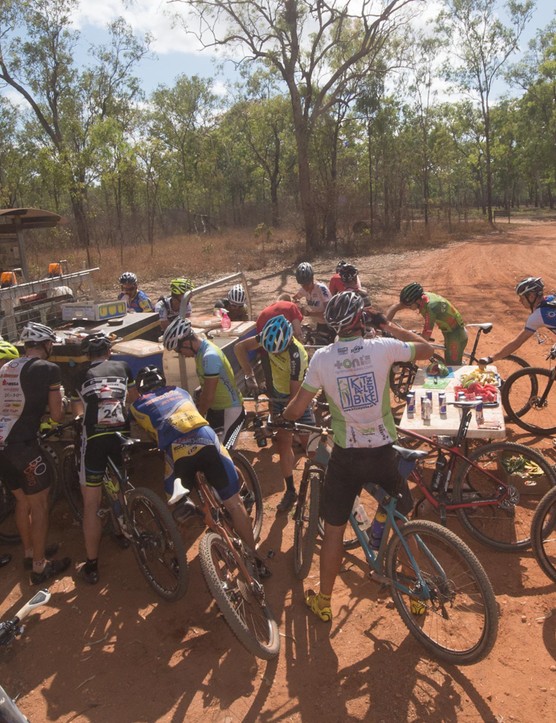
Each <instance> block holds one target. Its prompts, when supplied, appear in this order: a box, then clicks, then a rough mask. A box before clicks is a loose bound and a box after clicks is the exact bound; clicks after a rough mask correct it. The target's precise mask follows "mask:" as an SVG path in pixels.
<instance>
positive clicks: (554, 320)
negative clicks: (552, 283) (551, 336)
mask: <svg viewBox="0 0 556 723" xmlns="http://www.w3.org/2000/svg"><path fill="white" fill-rule="evenodd" d="M543 326H544V327H546V328H547V329H550V330H551V331H552V332H553V333H556V296H545V297H544V299H543V300H542V302H541V304H540V306H538V307H537V308H536V309H535V311H533V312H532V314H530V315H529V317H528V318H527V321H526V322H525V329H526V330H527V331H531V332H532V331H537V329H540V328H541V327H543Z"/></svg>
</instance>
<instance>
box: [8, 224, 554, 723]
mask: <svg viewBox="0 0 556 723" xmlns="http://www.w3.org/2000/svg"><path fill="white" fill-rule="evenodd" d="M555 250H556V224H554V223H545V224H534V225H521V226H516V225H513V224H512V225H510V226H507V225H505V224H504V225H503V226H501V232H500V233H498V232H497V233H493V234H492V236H490V237H488V238H481V239H478V240H477V239H469V240H468V241H466V242H463V243H457V244H455V243H454V244H451V245H449V246H446V247H443V248H439V249H436V250H427V251H424V252H417V251H412V252H402V253H396V254H388V255H385V256H377V255H375V256H372V257H369V258H367V259H362V258H361V259H358V260H357V263H358V265H359V269H360V271H361V276H362V279H363V281H364V282H365V284H366V285H367V286H368V287H369V288H370V290H371V295H372V298H373V301H374V302H375V303H376V305H377V306H381V307H386V306H388V305H389V304H390V303H392V302H393V301H394V300H395V298H396V296H397V293H398V292H399V289H400V288H401V286H403V285H404V283H407V282H408V281H410V280H413V279H417V280H421V281H422V282H423V283H424V284H425V286H426V287H427V288H430V289H431V290H434V291H437V292H439V293H441V294H444V295H446V296H447V297H448V298H450V299H452V300H453V301H454V302H456V304H457V306H458V307H459V308H460V310H461V311H462V312H463V314H464V316H465V318H466V320H467V321H488V320H492V321H494V322H496V327H495V330H494V331H493V333H492V334H491V335H490V336H489V337H488V338H487V339H486V340H485V342H484V348H483V351H484V352H485V353H486V352H488V351H489V350H490V349H494V348H496V347H497V346H499V345H500V344H501V343H502V342H503V341H504V340H506V339H508V337H509V336H510V335H511V336H513V335H514V334H515V333H516V332H517V331H518V330H519V329H520V327H521V324H522V321H523V312H522V309H521V308H520V306H519V305H518V303H517V301H516V298H515V296H514V294H513V286H514V284H515V282H516V280H517V279H518V278H520V277H522V276H524V275H527V274H541V275H543V276H544V277H545V280H546V281H547V283H548V285H549V286H550V287H553V286H556V279H554V278H553V277H551V276H550V272H549V271H548V270H549V269H552V267H553V259H554V254H555ZM315 266H316V269H317V271H318V272H319V275H320V277H321V278H323V279H324V280H327V279H328V278H329V276H330V266H331V264H330V263H329V262H327V263H326V264H325V263H322V264H315ZM283 288H287V289H292V290H293V289H294V288H295V284H294V283H292V277H291V276H290V277H288V276H286V275H283V274H281V273H276V271H275V269H271V268H269V269H268V270H267V272H266V273H263V274H262V275H261V276H260V278H259V279H258V280H257V281H256V282H254V284H253V291H254V293H255V298H256V300H257V303H258V307H259V308H260V307H261V306H263V305H264V304H265V303H266V302H267V301H269V300H270V299H272V298H273V296H274V295H275V294H276V293H277V292H278V291H279V290H281V289H283ZM415 321H416V320H415ZM543 353H544V347H542V348H540V347H537V345H536V343H535V342H534V341H530V342H529V344H528V345H527V347H526V348H524V349H523V356H524V357H525V358H527V359H528V360H529V361H531V362H534V361H536V360H539V361H540V360H542V359H543ZM510 435H511V436H515V437H516V438H519V440H520V441H525V442H526V443H533V442H534V441H533V440H529V439H528V438H527V437H525V436H523V435H522V434H517V435H513V433H512V431H511V430H510ZM535 443H536V444H538V442H535ZM541 446H542V447H544V448H545V449H546V451H547V452H548V453H549V454H550V456H551V457H552V458H553V459H554V455H553V453H552V446H551V444H550V440H548V441H546V440H545V441H544V442H542V443H541ZM240 447H241V448H243V449H246V450H247V454H248V455H249V456H250V458H251V459H252V461H253V462H254V463H255V466H256V469H257V471H258V473H259V478H260V479H261V482H262V486H263V492H264V495H265V512H266V518H265V526H264V530H263V536H262V540H263V543H262V549H263V551H265V552H267V551H269V550H273V551H274V553H275V556H274V559H273V560H272V563H271V564H272V569H273V572H274V575H273V577H272V578H271V579H270V580H269V581H268V583H267V585H266V589H267V591H268V596H269V598H270V602H271V605H272V608H273V610H274V613H275V615H276V617H277V619H278V620H279V624H280V630H281V635H282V650H281V653H280V656H279V658H278V660H277V661H274V662H270V663H265V662H262V661H259V660H257V659H255V658H253V657H251V656H250V655H249V654H248V653H247V652H246V651H245V650H244V649H243V648H242V647H241V646H240V645H239V644H238V643H237V641H236V640H235V638H234V637H233V635H232V633H231V632H230V630H229V629H228V627H227V625H226V623H225V622H224V621H223V619H222V618H221V617H220V616H219V614H218V610H217V608H216V606H215V604H214V603H213V602H212V599H211V597H210V595H209V593H208V591H207V589H206V586H205V584H204V581H203V579H202V575H201V571H200V568H199V565H198V561H197V541H198V538H199V537H200V535H201V534H202V530H201V528H200V527H199V526H197V524H196V523H195V525H194V527H193V528H192V529H191V530H190V532H189V534H188V538H187V539H188V541H189V542H190V543H191V547H190V549H189V553H188V557H189V560H190V574H191V579H190V587H189V590H188V593H187V595H186V597H185V598H184V599H183V600H181V601H179V602H178V603H173V604H172V603H165V602H159V601H158V600H157V599H156V598H155V596H154V594H151V592H150V589H149V588H148V587H147V586H146V584H145V583H144V582H143V579H142V577H141V575H140V573H139V571H138V569H137V566H136V564H135V561H134V559H133V556H132V553H131V551H122V550H120V549H118V548H116V547H115V546H114V545H113V544H112V543H111V541H110V540H105V541H104V542H103V547H102V550H101V554H102V558H101V560H102V562H101V575H102V579H101V583H100V584H99V585H98V586H97V587H95V588H90V587H85V586H84V585H83V584H79V583H77V584H76V582H75V581H74V579H73V577H72V575H67V576H66V577H64V578H62V579H61V580H59V581H57V582H55V583H54V584H53V585H52V586H51V591H52V593H53V596H52V601H51V604H50V606H49V607H48V608H45V609H44V610H43V612H42V613H41V614H40V615H39V614H38V613H36V614H34V615H33V616H32V617H31V618H30V619H29V623H28V626H27V630H26V633H25V635H24V637H23V638H22V639H21V640H20V641H19V642H17V643H16V644H15V645H14V646H13V647H12V649H11V650H8V651H4V652H2V655H1V657H0V662H1V663H2V668H1V669H2V674H1V676H0V682H1V683H2V684H3V685H4V686H5V688H6V689H7V690H8V691H9V692H10V693H11V694H12V695H19V696H20V699H19V704H20V707H21V709H22V710H23V711H24V712H25V713H26V715H27V716H28V717H29V718H30V720H31V721H33V722H36V721H46V720H50V721H55V720H58V721H90V722H92V723H106V722H107V721H108V722H112V721H114V722H115V721H118V723H127V722H130V723H131V722H134V721H148V722H150V721H183V720H188V721H200V720H207V721H210V722H211V723H224V722H225V723H233V722H236V721H281V720H283V721H307V722H309V723H311V722H312V721H315V722H316V721H319V722H320V721H326V722H331V723H332V722H336V721H338V723H339V722H340V721H342V722H343V721H349V720H354V721H359V720H365V721H376V722H377V723H378V722H379V721H404V720H408V721H418V720H423V719H425V718H427V719H429V720H433V721H455V720H462V721H463V720H465V721H481V720H483V721H498V722H499V723H502V722H503V721H540V720H554V710H556V590H555V587H554V584H553V583H550V582H549V581H548V580H547V579H546V578H545V577H544V576H543V574H542V573H541V572H540V570H539V569H538V568H537V566H536V564H535V562H534V560H533V559H532V558H531V555H530V554H524V555H521V556H515V555H509V554H503V553H495V552H491V551H489V550H488V549H487V548H484V547H479V546H477V545H475V544H473V543H472V542H471V541H470V540H469V539H467V538H466V537H465V534H464V533H461V530H459V529H457V528H455V527H454V529H456V531H458V532H460V533H461V534H462V536H463V537H464V539H466V541H467V542H469V543H470V544H471V546H472V547H473V548H474V549H475V551H476V553H477V554H478V555H479V557H480V559H481V561H482V562H483V564H484V566H485V568H486V570H487V572H488V574H489V575H490V578H491V580H492V583H493V586H494V589H495V592H496V595H497V599H498V602H499V606H500V612H501V619H500V631H499V637H498V641H497V643H496V646H495V647H494V650H493V652H492V653H491V655H490V656H489V658H488V659H487V660H485V661H483V662H482V663H479V664H477V665H475V666H471V667H467V668H460V669H458V668H455V667H450V666H446V665H443V664H441V663H438V662H435V661H434V660H431V659H429V658H427V656H426V655H425V654H424V652H423V649H422V648H421V647H420V646H419V645H418V643H417V642H416V641H415V640H414V639H413V638H412V637H411V636H410V635H409V634H408V633H407V631H406V629H405V628H404V626H403V624H402V623H401V621H400V619H399V617H398V615H397V613H396V612H395V610H393V609H391V607H390V605H389V598H388V596H387V595H386V594H385V593H381V592H380V591H379V590H378V589H377V587H376V586H375V585H374V584H373V583H371V582H370V581H369V580H368V578H367V577H366V575H365V565H364V564H363V562H362V556H361V554H360V553H358V552H355V553H349V554H348V555H347V556H346V564H345V568H344V571H343V573H342V575H341V578H340V580H339V582H338V585H337V593H336V594H335V599H334V608H335V618H334V621H333V623H332V626H331V627H330V626H327V625H325V624H320V623H319V622H317V621H315V620H313V619H309V618H308V617H307V615H306V612H305V609H304V606H303V603H302V600H303V589H304V585H303V584H301V583H300V582H298V581H296V580H295V578H294V576H293V573H292V556H291V542H292V540H291V533H292V524H291V520H289V519H288V518H287V517H285V516H283V515H282V516H280V515H278V516H277V515H276V514H275V511H274V510H275V506H276V504H277V502H278V500H279V498H280V494H281V483H280V475H279V471H278V466H277V464H276V462H277V458H276V456H275V455H274V456H273V455H272V451H271V450H262V452H261V451H260V450H257V449H256V447H254V445H253V444H252V442H251V440H250V439H249V438H247V437H246V438H244V439H242V440H241V441H240ZM301 464H302V460H300V463H299V466H301ZM152 484H153V486H154V487H156V482H153V483H152ZM454 524H455V523H454ZM50 538H51V539H53V540H54V539H55V540H60V541H61V542H62V545H63V552H64V554H70V555H71V556H72V557H73V558H74V560H75V561H76V562H77V561H79V560H81V559H83V558H82V555H83V549H82V542H81V533H80V531H79V530H78V529H77V528H76V527H73V526H71V524H70V522H69V516H68V514H67V511H65V510H64V508H63V507H61V508H60V509H58V510H57V513H56V515H55V519H54V524H53V525H52V529H51V531H50ZM12 552H13V553H14V561H12V563H11V565H10V566H8V567H6V568H4V569H2V571H1V572H0V599H2V600H3V602H2V604H1V605H0V613H1V614H2V615H8V614H9V613H11V612H14V611H15V609H16V608H17V606H18V605H19V604H20V603H21V601H22V600H23V599H26V598H28V597H30V594H31V592H32V588H30V586H29V584H28V582H27V578H26V575H24V574H23V572H22V569H21V552H20V551H19V550H18V549H14V550H13V551H12ZM317 581H318V564H316V562H315V564H314V566H313V569H312V571H311V574H310V577H309V578H308V580H307V581H306V585H305V587H308V586H315V584H316V583H317ZM39 618H40V622H39Z"/></svg>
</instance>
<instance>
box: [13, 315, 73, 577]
mask: <svg viewBox="0 0 556 723" xmlns="http://www.w3.org/2000/svg"><path fill="white" fill-rule="evenodd" d="M55 341H57V338H56V335H55V334H54V332H53V331H52V329H51V328H50V327H48V326H45V325H44V324H38V323H36V322H29V323H28V324H27V325H26V326H25V327H24V329H23V331H22V332H21V342H22V344H23V347H24V350H25V351H24V355H23V356H22V357H21V358H19V359H17V358H16V357H15V356H14V355H13V352H11V353H10V350H9V349H8V350H7V351H6V349H5V347H4V353H5V354H6V353H7V354H8V358H9V359H10V360H9V361H7V362H6V363H5V364H4V365H3V366H2V368H1V369H0V408H1V409H2V416H1V417H0V443H1V444H2V445H4V449H3V451H2V452H1V460H2V462H1V463H2V472H3V474H4V479H5V481H6V483H7V485H8V487H9V488H10V489H11V491H12V493H13V495H14V497H15V501H16V510H15V519H16V524H17V529H18V532H19V534H20V536H21V540H22V542H23V548H24V551H25V552H24V555H25V558H24V566H25V568H26V569H31V583H32V584H33V585H40V584H42V583H45V582H46V581H47V580H50V579H51V578H53V577H56V576H57V575H59V574H60V573H61V572H64V571H65V570H67V568H68V567H69V566H70V564H71V560H70V558H69V557H64V558H61V559H59V560H49V559H47V558H48V557H50V556H51V555H54V554H55V553H56V550H57V549H58V546H57V545H53V546H51V547H46V535H47V532H48V488H49V486H50V477H49V473H48V467H47V465H46V463H45V461H44V459H43V456H42V451H41V448H40V446H39V443H38V440H37V432H38V431H39V425H40V422H41V417H42V416H43V414H44V412H45V409H46V407H47V406H48V410H49V413H50V417H51V419H52V420H53V421H54V422H61V421H62V419H63V417H64V410H63V406H62V391H61V386H62V385H61V377H60V369H59V368H58V366H57V365H56V364H53V363H52V362H49V361H48V357H49V356H50V355H51V354H52V345H53V343H54V342H55ZM4 358H6V357H4Z"/></svg>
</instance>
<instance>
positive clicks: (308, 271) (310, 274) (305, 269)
mask: <svg viewBox="0 0 556 723" xmlns="http://www.w3.org/2000/svg"><path fill="white" fill-rule="evenodd" d="M314 276H315V274H314V271H313V267H312V266H311V264H309V263H307V262H306V261H303V262H302V263H300V264H299V266H298V267H297V269H296V270H295V280H296V281H297V283H298V284H310V283H311V281H312V280H313V278H314Z"/></svg>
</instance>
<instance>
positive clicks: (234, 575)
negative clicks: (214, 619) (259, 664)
mask: <svg viewBox="0 0 556 723" xmlns="http://www.w3.org/2000/svg"><path fill="white" fill-rule="evenodd" d="M199 560H200V564H201V570H202V571H203V576H204V578H205V581H206V583H207V586H208V588H209V590H210V592H211V594H212V596H213V597H214V599H215V601H216V604H217V605H218V607H219V609H220V612H221V613H222V615H223V616H224V618H225V620H226V622H227V623H228V625H229V626H230V628H231V630H232V632H233V633H234V635H235V636H236V637H237V639H238V640H239V642H240V643H241V644H242V645H243V646H244V647H245V648H246V649H247V650H248V651H249V652H250V653H252V654H253V655H256V656H257V657H258V658H262V659H263V660H271V659H272V658H275V657H276V656H277V655H278V653H279V651H280V636H279V633H278V625H277V623H276V621H275V620H274V616H273V615H272V612H271V611H270V609H269V607H268V605H267V603H266V599H265V596H264V590H261V592H260V594H257V593H254V592H253V591H252V589H251V586H250V583H249V581H248V580H247V579H245V577H244V575H243V573H242V572H241V569H240V568H239V567H238V565H237V562H236V560H235V558H234V556H233V554H232V552H231V550H230V549H229V548H228V545H227V544H226V542H225V541H224V540H223V539H222V538H221V537H220V535H218V534H217V533H216V532H211V531H208V532H207V533H206V534H205V535H204V536H203V537H202V538H201V542H200V544H199ZM247 564H249V562H247Z"/></svg>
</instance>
